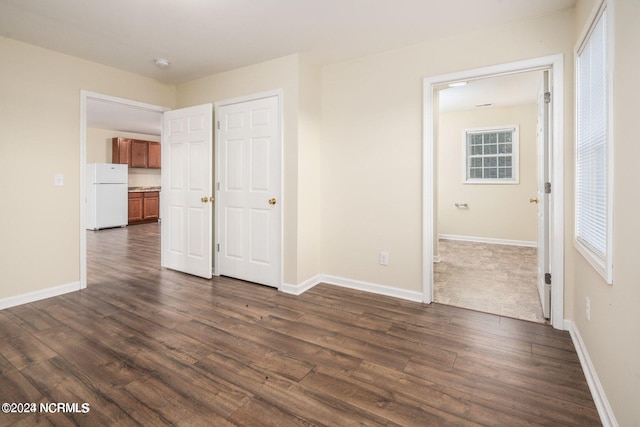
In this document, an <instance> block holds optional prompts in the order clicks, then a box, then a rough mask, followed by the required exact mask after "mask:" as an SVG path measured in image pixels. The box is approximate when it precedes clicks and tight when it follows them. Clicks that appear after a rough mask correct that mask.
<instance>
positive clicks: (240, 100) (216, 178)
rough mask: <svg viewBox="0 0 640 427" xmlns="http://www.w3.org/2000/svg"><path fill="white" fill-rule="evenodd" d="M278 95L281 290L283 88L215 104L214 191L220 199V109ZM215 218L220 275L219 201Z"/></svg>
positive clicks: (216, 268) (215, 260) (216, 269)
mask: <svg viewBox="0 0 640 427" xmlns="http://www.w3.org/2000/svg"><path fill="white" fill-rule="evenodd" d="M274 96H275V97H276V98H277V99H278V117H277V119H276V120H277V123H278V141H277V143H278V144H279V146H280V165H281V166H280V173H279V176H280V182H278V185H279V186H280V202H279V204H280V205H281V209H282V213H281V215H280V236H279V239H280V253H279V254H278V258H279V260H278V280H277V282H278V287H277V289H278V290H279V291H281V290H282V283H283V281H282V278H283V272H284V256H283V254H284V216H285V206H286V200H287V199H286V194H285V190H284V168H285V163H284V126H283V116H284V114H283V111H282V107H283V90H282V89H275V90H270V91H265V92H259V93H254V94H250V95H246V96H241V97H237V98H230V99H225V100H222V101H217V102H216V103H215V104H214V119H215V122H214V128H215V132H214V141H213V145H214V147H213V151H214V153H215V161H214V168H215V173H214V183H213V187H214V192H215V194H216V200H218V199H219V198H218V192H219V191H220V189H219V188H218V183H219V182H220V178H221V177H220V167H219V166H218V162H219V161H220V147H219V144H218V141H219V138H218V133H219V131H220V129H218V126H217V124H216V123H218V118H219V117H220V114H219V110H220V108H222V107H225V106H228V105H233V104H241V103H244V102H250V101H256V100H259V99H264V98H272V97H274ZM213 215H214V220H213V223H214V225H213V228H214V230H215V236H214V251H213V253H214V257H213V275H214V276H219V275H220V269H219V265H220V263H219V256H220V252H219V251H218V250H217V247H218V244H220V240H219V238H220V205H219V203H215V209H214V213H213Z"/></svg>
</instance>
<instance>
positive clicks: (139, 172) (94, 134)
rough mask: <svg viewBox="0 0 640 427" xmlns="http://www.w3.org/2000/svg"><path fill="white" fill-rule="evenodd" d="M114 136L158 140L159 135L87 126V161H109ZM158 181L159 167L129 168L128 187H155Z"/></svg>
mask: <svg viewBox="0 0 640 427" xmlns="http://www.w3.org/2000/svg"><path fill="white" fill-rule="evenodd" d="M116 137H122V138H134V139H143V140H145V141H155V142H160V136H159V135H147V134H142V133H132V132H121V131H115V130H107V129H97V128H87V163H111V161H112V158H111V157H112V156H111V154H112V144H111V142H112V138H116ZM160 181H161V171H160V169H142V168H129V187H149V186H152V187H155V186H159V185H160V184H161V182H160Z"/></svg>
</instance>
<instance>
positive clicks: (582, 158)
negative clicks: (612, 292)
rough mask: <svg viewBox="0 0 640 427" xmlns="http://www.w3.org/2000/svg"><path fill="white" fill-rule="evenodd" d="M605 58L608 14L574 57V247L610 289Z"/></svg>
mask: <svg viewBox="0 0 640 427" xmlns="http://www.w3.org/2000/svg"><path fill="white" fill-rule="evenodd" d="M607 58H608V56H607V11H606V8H604V9H602V10H601V12H600V13H599V14H598V15H597V17H596V20H595V23H594V24H593V26H592V28H591V32H590V33H588V35H587V37H586V38H585V40H584V42H583V43H582V45H581V47H580V49H579V50H578V53H577V57H576V156H575V159H576V165H575V170H576V177H575V241H576V247H577V248H578V250H579V251H580V252H581V253H582V254H583V256H585V258H586V259H587V260H588V261H589V262H590V263H591V264H592V265H593V266H594V267H595V268H596V270H598V272H599V273H600V274H601V275H602V276H603V277H604V278H605V279H606V280H607V282H608V283H611V282H612V277H611V276H612V267H611V216H610V215H611V209H610V204H611V203H610V202H611V199H610V197H611V192H610V178H609V176H610V175H609V174H610V167H609V166H610V152H611V151H610V148H611V147H610V142H609V93H608V92H609V78H608V69H607V68H608V67H607V66H608V60H607Z"/></svg>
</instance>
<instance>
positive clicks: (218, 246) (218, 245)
mask: <svg viewBox="0 0 640 427" xmlns="http://www.w3.org/2000/svg"><path fill="white" fill-rule="evenodd" d="M216 246H217V248H216V250H217V251H218V252H220V243H218V244H217V245H216Z"/></svg>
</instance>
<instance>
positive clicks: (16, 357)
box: [0, 224, 600, 427]
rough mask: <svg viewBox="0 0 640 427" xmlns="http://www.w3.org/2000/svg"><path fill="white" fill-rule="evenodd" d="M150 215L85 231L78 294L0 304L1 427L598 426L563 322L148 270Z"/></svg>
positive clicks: (152, 261)
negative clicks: (70, 408) (44, 405)
mask: <svg viewBox="0 0 640 427" xmlns="http://www.w3.org/2000/svg"><path fill="white" fill-rule="evenodd" d="M159 237H160V227H159V225H158V224H144V225H138V226H132V227H126V228H122V229H115V230H103V231H99V232H88V233H87V250H88V279H89V283H88V287H87V288H86V289H84V290H82V291H79V292H73V293H69V294H65V295H62V296H59V297H54V298H49V299H46V300H42V301H38V302H35V303H31V304H25V305H22V306H18V307H13V308H10V309H7V310H3V311H0V400H2V401H4V402H20V401H27V402H29V401H33V402H72V401H78V402H85V401H86V402H88V403H89V404H90V405H91V411H90V412H89V413H88V414H69V413H55V414H31V415H26V414H19V415H20V416H18V414H6V415H5V414H0V425H2V426H5V425H7V426H32V425H44V426H49V425H54V426H67V425H69V426H94V425H119V426H129V425H130V426H148V425H153V426H162V425H198V426H200V425H216V426H218V425H219V426H225V425H240V426H255V425H258V426H263V425H278V426H289V425H302V426H316V425H317V426H358V425H360V426H386V427H398V426H424V425H437V426H439V425H495V426H538V425H564V426H592V425H600V420H599V418H598V414H597V410H596V408H595V405H594V403H593V400H592V398H591V395H590V392H589V389H588V386H587V383H586V380H585V378H584V374H583V372H582V370H581V367H580V364H579V361H578V358H577V355H576V353H575V350H574V348H573V343H572V342H571V338H570V336H569V334H568V333H567V332H565V331H557V330H554V329H553V328H551V327H550V326H545V325H540V324H532V323H527V322H523V321H518V320H514V319H510V318H504V317H500V316H497V315H492V314H486V313H480V312H475V311H470V310H464V309H459V308H455V307H449V306H445V305H441V304H431V305H425V304H420V303H414V302H411V301H405V300H399V299H396V298H392V297H386V296H380V295H374V294H371V293H366V292H362V291H356V290H352V289H346V288H339V287H336V286H332V285H329V284H319V285H317V286H316V287H314V288H313V289H310V290H309V291H307V292H305V293H304V294H302V295H299V296H294V295H288V294H284V293H282V292H278V290H276V289H274V288H270V287H265V286H259V285H255V284H251V283H245V282H241V281H238V280H235V279H232V278H228V277H214V278H213V279H212V280H205V279H202V278H197V277H193V276H189V275H186V274H182V273H179V272H175V271H172V270H168V269H163V268H160V267H159V263H160V253H159Z"/></svg>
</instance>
